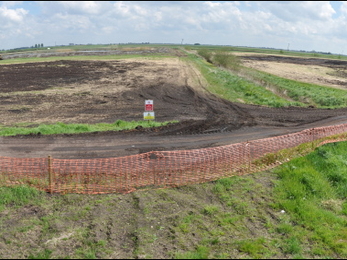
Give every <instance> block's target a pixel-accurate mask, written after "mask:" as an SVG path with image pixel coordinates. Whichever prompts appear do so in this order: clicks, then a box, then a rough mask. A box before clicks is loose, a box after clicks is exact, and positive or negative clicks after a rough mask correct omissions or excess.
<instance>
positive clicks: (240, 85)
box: [187, 49, 347, 108]
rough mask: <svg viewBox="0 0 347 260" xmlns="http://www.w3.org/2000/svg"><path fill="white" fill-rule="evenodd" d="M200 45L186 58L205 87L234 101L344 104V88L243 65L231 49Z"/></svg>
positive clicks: (321, 105) (277, 104) (346, 96)
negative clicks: (307, 81) (191, 63)
mask: <svg viewBox="0 0 347 260" xmlns="http://www.w3.org/2000/svg"><path fill="white" fill-rule="evenodd" d="M222 50H223V49H221V50H217V51H214V52H212V51H209V50H207V49H199V50H198V54H199V55H201V56H202V57H203V58H204V59H205V60H206V61H207V62H208V63H206V62H204V60H201V59H199V58H198V57H197V56H195V55H193V54H189V55H188V58H187V59H188V60H190V61H192V62H194V64H195V65H196V66H197V67H198V68H199V70H200V71H201V73H202V74H203V76H204V77H205V78H206V80H207V82H208V84H209V85H208V90H209V91H210V92H212V93H215V94H217V95H219V96H221V97H222V98H224V99H228V100H230V101H234V102H244V103H249V104H256V105H265V106H269V107H283V106H302V107H307V106H314V107H317V108H341V107H345V106H346V105H347V92H346V91H345V90H341V89H336V88H332V87H326V86H320V85H315V84H310V83H303V82H299V81H295V80H289V79H285V78H282V77H278V76H275V75H272V74H269V73H265V72H261V71H258V70H255V69H250V68H246V67H243V66H242V65H241V64H240V62H239V59H238V58H237V57H236V56H234V55H233V54H232V53H231V52H230V51H229V52H227V51H222Z"/></svg>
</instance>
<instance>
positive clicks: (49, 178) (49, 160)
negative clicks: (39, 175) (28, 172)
mask: <svg viewBox="0 0 347 260" xmlns="http://www.w3.org/2000/svg"><path fill="white" fill-rule="evenodd" d="M53 177H54V176H53V171H52V157H51V156H50V155H49V156H48V183H49V192H50V193H53V189H54V178H53Z"/></svg>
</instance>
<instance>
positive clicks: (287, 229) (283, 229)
mask: <svg viewBox="0 0 347 260" xmlns="http://www.w3.org/2000/svg"><path fill="white" fill-rule="evenodd" d="M276 231H277V232H278V233H280V234H290V233H291V232H292V231H293V226H292V225H290V224H288V223H281V224H279V225H278V227H277V228H276Z"/></svg>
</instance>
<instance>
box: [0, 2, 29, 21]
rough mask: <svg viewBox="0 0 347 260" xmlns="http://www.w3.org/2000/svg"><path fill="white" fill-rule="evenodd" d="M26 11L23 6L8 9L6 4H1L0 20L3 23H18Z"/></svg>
mask: <svg viewBox="0 0 347 260" xmlns="http://www.w3.org/2000/svg"><path fill="white" fill-rule="evenodd" d="M27 13H28V11H26V10H24V9H23V8H17V9H8V8H7V7H6V6H1V7H0V21H1V22H2V23H3V24H6V23H8V22H15V23H20V22H22V21H23V20H24V17H25V16H26V14H27Z"/></svg>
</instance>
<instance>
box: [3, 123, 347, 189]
mask: <svg viewBox="0 0 347 260" xmlns="http://www.w3.org/2000/svg"><path fill="white" fill-rule="evenodd" d="M345 132H347V124H341V125H336V126H329V127H319V128H311V129H307V130H304V131H301V132H298V133H293V134H288V135H283V136H277V137H272V138H264V139H259V140H254V141H249V142H243V143H237V144H230V145H225V146H220V147H210V148H203V149H193V150H180V151H153V152H148V153H143V154H138V155H132V156H124V157H116V158H104V159H100V158H98V159H54V158H50V157H48V158H9V157H0V186H12V185H18V184H28V185H30V186H33V187H36V188H38V189H41V190H45V191H47V192H51V193H86V194H100V193H128V192H132V191H135V190H136V189H144V188H161V187H177V186H182V185H187V184H195V183H203V182H207V181H213V180H217V179H219V178H224V177H230V176H234V175H243V174H249V173H253V172H257V171H263V170H266V169H270V168H272V167H274V166H277V165H279V164H281V163H283V162H284V161H286V160H289V159H288V158H286V159H284V158H282V159H280V158H279V157H278V158H277V159H276V158H275V157H274V156H273V157H271V156H269V154H270V155H271V154H272V155H273V154H274V153H277V152H279V151H280V150H282V149H288V148H293V147H297V146H298V145H300V144H302V143H308V142H313V141H315V140H319V139H320V138H325V137H330V136H332V135H335V134H341V133H345ZM343 140H345V139H331V138H330V139H328V140H322V141H321V142H319V143H314V142H313V143H312V149H314V148H315V147H317V146H320V145H322V144H325V143H329V142H337V141H343Z"/></svg>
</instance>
